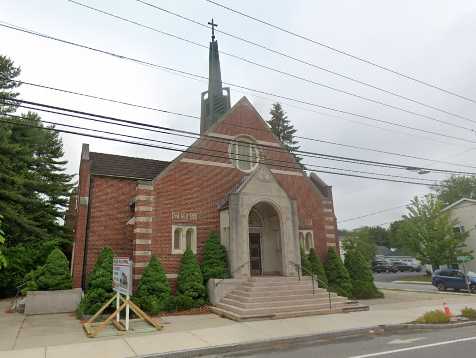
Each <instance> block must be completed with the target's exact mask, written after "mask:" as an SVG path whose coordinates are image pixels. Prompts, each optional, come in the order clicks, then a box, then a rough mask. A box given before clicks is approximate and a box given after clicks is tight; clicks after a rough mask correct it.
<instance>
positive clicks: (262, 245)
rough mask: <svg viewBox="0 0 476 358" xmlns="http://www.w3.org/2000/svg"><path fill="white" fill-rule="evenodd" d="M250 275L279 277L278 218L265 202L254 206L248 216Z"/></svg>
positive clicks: (280, 272) (271, 207) (280, 268)
mask: <svg viewBox="0 0 476 358" xmlns="http://www.w3.org/2000/svg"><path fill="white" fill-rule="evenodd" d="M248 237H249V249H250V251H249V252H250V273H251V275H252V276H260V275H281V274H282V249H281V228H280V218H279V214H278V212H277V211H276V209H275V208H274V207H273V206H272V205H271V204H269V203H267V202H260V203H258V204H256V205H254V206H253V207H252V208H251V210H250V212H249V215H248Z"/></svg>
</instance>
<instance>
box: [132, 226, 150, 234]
mask: <svg viewBox="0 0 476 358" xmlns="http://www.w3.org/2000/svg"><path fill="white" fill-rule="evenodd" d="M134 233H135V234H152V229H146V228H142V227H138V228H135V229H134Z"/></svg>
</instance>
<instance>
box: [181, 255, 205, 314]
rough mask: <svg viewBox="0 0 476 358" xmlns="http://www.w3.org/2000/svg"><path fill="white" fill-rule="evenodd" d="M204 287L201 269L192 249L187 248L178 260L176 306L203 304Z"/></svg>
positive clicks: (186, 307)
mask: <svg viewBox="0 0 476 358" xmlns="http://www.w3.org/2000/svg"><path fill="white" fill-rule="evenodd" d="M205 297H206V289H205V285H204V284H203V276H202V271H200V265H199V264H198V261H197V258H196V257H195V255H194V253H193V252H192V250H190V249H187V250H185V253H184V254H183V256H182V261H181V262H180V271H179V273H178V277H177V306H178V307H179V308H183V309H189V308H193V307H200V306H203V305H204V304H205Z"/></svg>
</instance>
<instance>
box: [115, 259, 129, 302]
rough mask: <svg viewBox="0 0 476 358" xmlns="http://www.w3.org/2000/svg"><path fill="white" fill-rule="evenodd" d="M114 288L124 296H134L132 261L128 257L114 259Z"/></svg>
mask: <svg viewBox="0 0 476 358" xmlns="http://www.w3.org/2000/svg"><path fill="white" fill-rule="evenodd" d="M112 288H113V290H114V291H116V292H118V293H121V294H123V295H132V261H131V260H129V258H128V257H115V258H114V259H113V263H112Z"/></svg>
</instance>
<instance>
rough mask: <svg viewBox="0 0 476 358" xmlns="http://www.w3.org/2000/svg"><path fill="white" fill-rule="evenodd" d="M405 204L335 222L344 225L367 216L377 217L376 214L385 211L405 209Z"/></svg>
mask: <svg viewBox="0 0 476 358" xmlns="http://www.w3.org/2000/svg"><path fill="white" fill-rule="evenodd" d="M406 206H407V204H405V205H399V206H394V207H391V208H387V209H382V210H379V211H374V212H372V213H369V214H364V215H360V216H354V217H351V218H348V219H343V220H337V223H341V224H342V223H345V222H349V221H355V220H359V219H363V218H367V217H369V216H374V215H378V214H381V213H385V212H387V211H393V210H397V209H401V208H404V207H406Z"/></svg>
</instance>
